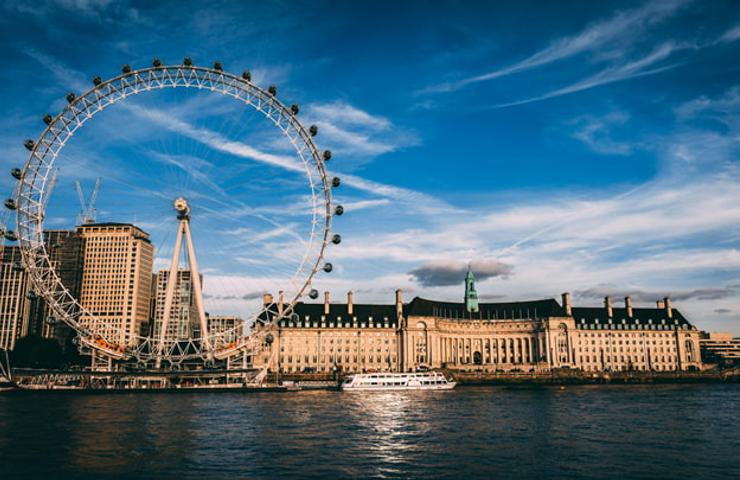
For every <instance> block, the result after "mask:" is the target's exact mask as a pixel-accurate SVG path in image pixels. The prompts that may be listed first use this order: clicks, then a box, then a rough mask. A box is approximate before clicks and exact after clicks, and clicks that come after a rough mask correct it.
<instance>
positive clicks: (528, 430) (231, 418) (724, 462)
mask: <svg viewBox="0 0 740 480" xmlns="http://www.w3.org/2000/svg"><path fill="white" fill-rule="evenodd" d="M110 476H115V477H125V478H179V479H184V478H199V479H203V478H226V477H233V478H275V477H287V476H290V477H305V478H336V477H403V478H464V477H476V478H511V477H516V478H569V479H573V478H614V479H616V478H646V479H647V478H678V477H688V478H740V385H669V386H569V387H567V388H565V389H562V390H561V389H560V388H557V387H546V388H505V387H464V388H457V389H456V390H454V391H443V392H419V391H410V392H400V393H398V392H393V393H383V392H374V393H341V392H329V391H314V392H295V393H262V394H239V393H235V392H234V393H232V392H229V393H178V394H154V393H151V394H97V395H80V394H64V393H53V394H11V395H0V478H3V479H7V478H39V477H47V478H100V477H110Z"/></svg>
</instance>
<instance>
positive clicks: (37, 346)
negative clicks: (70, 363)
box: [11, 335, 64, 369]
mask: <svg viewBox="0 0 740 480" xmlns="http://www.w3.org/2000/svg"><path fill="white" fill-rule="evenodd" d="M11 364H12V365H13V368H54V369H58V368H61V367H62V365H63V364H64V352H62V348H61V347H60V346H59V343H57V341H56V340H52V339H49V338H41V337H39V336H38V335H28V336H25V337H22V338H20V339H18V341H17V342H16V343H15V349H14V350H13V352H12V354H11Z"/></svg>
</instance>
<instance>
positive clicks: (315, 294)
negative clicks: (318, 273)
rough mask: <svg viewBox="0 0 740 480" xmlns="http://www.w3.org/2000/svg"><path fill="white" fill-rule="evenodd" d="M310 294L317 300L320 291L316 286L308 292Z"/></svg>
mask: <svg viewBox="0 0 740 480" xmlns="http://www.w3.org/2000/svg"><path fill="white" fill-rule="evenodd" d="M308 296H309V297H311V298H313V299H314V300H316V299H317V298H319V291H318V290H316V289H315V288H312V289H311V291H310V292H308Z"/></svg>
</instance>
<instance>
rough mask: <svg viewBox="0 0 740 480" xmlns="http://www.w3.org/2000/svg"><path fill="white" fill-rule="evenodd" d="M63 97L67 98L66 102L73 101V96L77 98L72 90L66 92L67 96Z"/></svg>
mask: <svg viewBox="0 0 740 480" xmlns="http://www.w3.org/2000/svg"><path fill="white" fill-rule="evenodd" d="M64 98H66V99H67V102H69V103H72V102H74V101H75V98H77V96H76V95H75V94H74V93H72V92H69V93H68V94H67V96H66V97H64Z"/></svg>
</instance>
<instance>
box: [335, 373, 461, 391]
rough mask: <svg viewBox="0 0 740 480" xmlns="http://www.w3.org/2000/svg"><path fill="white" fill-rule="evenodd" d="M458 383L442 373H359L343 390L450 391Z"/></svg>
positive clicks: (350, 378) (345, 383) (343, 385)
mask: <svg viewBox="0 0 740 480" xmlns="http://www.w3.org/2000/svg"><path fill="white" fill-rule="evenodd" d="M455 385H457V382H454V381H452V380H448V379H447V378H446V377H445V376H444V375H443V374H441V373H440V372H424V373H358V374H355V375H352V376H351V377H348V378H347V379H346V380H344V382H343V383H342V385H341V388H342V390H347V391H355V390H450V389H452V388H455Z"/></svg>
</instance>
